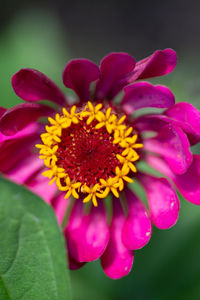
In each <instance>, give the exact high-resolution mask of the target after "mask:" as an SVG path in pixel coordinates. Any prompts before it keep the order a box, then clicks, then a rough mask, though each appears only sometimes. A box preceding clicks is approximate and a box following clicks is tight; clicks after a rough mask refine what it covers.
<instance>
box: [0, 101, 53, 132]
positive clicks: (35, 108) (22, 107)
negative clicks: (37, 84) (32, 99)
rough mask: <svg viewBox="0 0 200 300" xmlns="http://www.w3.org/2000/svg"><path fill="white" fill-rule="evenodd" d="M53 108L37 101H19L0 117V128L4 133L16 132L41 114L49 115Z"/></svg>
mask: <svg viewBox="0 0 200 300" xmlns="http://www.w3.org/2000/svg"><path fill="white" fill-rule="evenodd" d="M53 111H54V110H53V109H52V108H50V107H48V106H45V105H42V104H38V103H21V104H19V105H16V106H14V107H12V108H10V109H8V110H7V111H6V112H5V113H4V115H3V116H2V117H1V119H0V130H1V132H2V133H3V134H4V135H13V134H16V133H17V132H18V131H19V130H21V129H23V128H24V127H25V126H26V125H28V124H30V123H31V122H34V121H36V120H37V119H38V118H40V117H42V116H49V115H51V114H52V112H53Z"/></svg>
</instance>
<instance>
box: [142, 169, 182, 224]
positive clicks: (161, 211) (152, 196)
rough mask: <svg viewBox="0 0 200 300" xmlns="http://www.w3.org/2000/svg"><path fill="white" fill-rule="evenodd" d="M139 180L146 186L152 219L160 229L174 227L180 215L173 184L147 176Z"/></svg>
mask: <svg viewBox="0 0 200 300" xmlns="http://www.w3.org/2000/svg"><path fill="white" fill-rule="evenodd" d="M139 180H140V182H141V183H142V185H143V186H144V188H145V190H146V193H147V199H148V203H149V208H150V212H151V219H152V222H153V223H154V225H155V226H156V227H158V228H160V229H167V228H170V227H172V226H173V225H174V224H175V223H176V221H177V219H178V214H179V208H180V204H179V199H178V197H177V195H176V191H175V189H174V187H173V186H172V184H171V183H170V182H169V181H168V180H167V179H166V178H156V177H153V176H150V175H147V174H141V175H139Z"/></svg>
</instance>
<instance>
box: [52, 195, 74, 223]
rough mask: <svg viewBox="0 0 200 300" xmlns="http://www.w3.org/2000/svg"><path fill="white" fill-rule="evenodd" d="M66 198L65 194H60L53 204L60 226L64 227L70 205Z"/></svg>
mask: <svg viewBox="0 0 200 300" xmlns="http://www.w3.org/2000/svg"><path fill="white" fill-rule="evenodd" d="M64 196H65V193H60V194H59V195H58V196H56V198H55V199H54V200H53V203H52V205H53V209H54V211H55V214H56V217H57V220H58V224H59V225H60V226H61V225H62V222H63V220H64V217H65V215H66V212H67V208H68V206H69V203H70V199H65V198H64Z"/></svg>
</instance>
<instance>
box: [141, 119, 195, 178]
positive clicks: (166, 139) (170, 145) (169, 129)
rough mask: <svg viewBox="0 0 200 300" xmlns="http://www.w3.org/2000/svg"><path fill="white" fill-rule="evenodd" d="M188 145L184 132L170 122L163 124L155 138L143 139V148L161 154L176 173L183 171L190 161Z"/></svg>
mask: <svg viewBox="0 0 200 300" xmlns="http://www.w3.org/2000/svg"><path fill="white" fill-rule="evenodd" d="M189 147H190V144H189V142H188V139H187V136H186V134H185V133H184V132H183V131H182V130H181V129H180V128H178V127H176V126H174V125H171V124H168V125H165V126H163V127H162V128H161V130H160V131H159V133H158V135H157V136H156V137H155V138H149V139H146V140H145V141H144V149H145V150H148V151H151V152H155V153H158V154H160V155H162V156H163V157H164V159H165V160H166V161H167V163H168V164H169V167H170V168H171V170H172V171H173V172H174V173H176V174H183V173H185V172H186V171H187V169H188V168H189V166H190V164H191V162H192V154H191V152H190V150H189Z"/></svg>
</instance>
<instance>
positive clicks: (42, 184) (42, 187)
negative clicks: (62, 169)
mask: <svg viewBox="0 0 200 300" xmlns="http://www.w3.org/2000/svg"><path fill="white" fill-rule="evenodd" d="M43 171H44V170H41V171H39V172H38V174H36V175H35V176H33V177H32V178H31V179H29V180H28V181H27V182H26V186H27V187H28V188H29V189H30V190H31V191H32V192H33V193H36V194H37V195H38V196H40V197H41V198H42V199H43V200H44V201H45V202H47V203H49V204H50V203H51V202H52V200H53V198H54V196H55V193H56V191H57V189H58V188H57V186H56V184H55V182H54V183H53V184H52V185H49V181H50V180H49V178H47V177H44V176H43V175H42V172H43Z"/></svg>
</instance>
